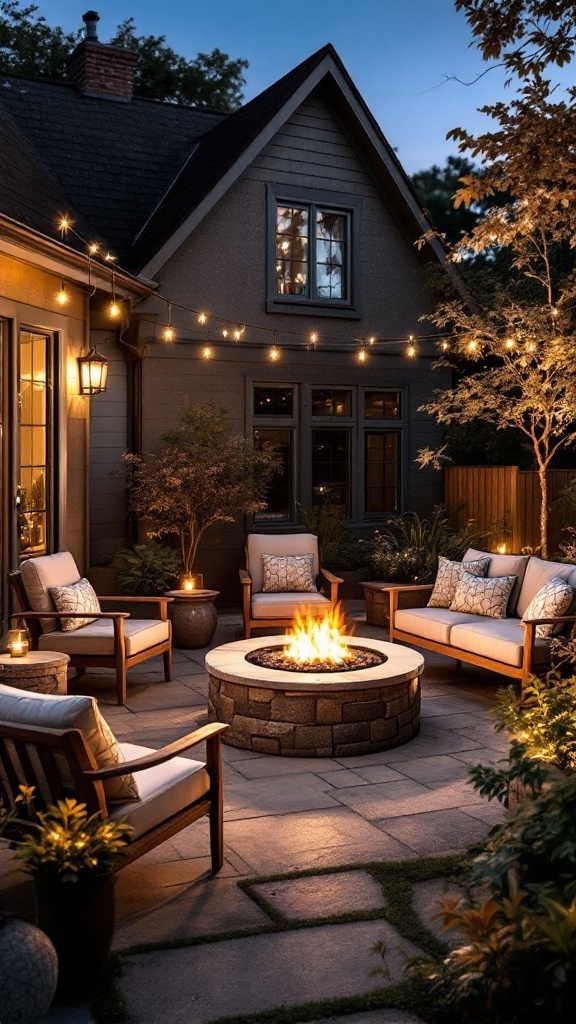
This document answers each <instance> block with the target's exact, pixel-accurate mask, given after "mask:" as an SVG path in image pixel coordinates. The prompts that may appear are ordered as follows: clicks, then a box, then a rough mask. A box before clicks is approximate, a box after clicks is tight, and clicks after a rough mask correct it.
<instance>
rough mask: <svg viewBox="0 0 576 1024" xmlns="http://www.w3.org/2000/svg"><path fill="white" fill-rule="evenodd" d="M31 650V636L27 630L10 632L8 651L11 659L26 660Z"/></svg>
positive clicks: (11, 630)
mask: <svg viewBox="0 0 576 1024" xmlns="http://www.w3.org/2000/svg"><path fill="white" fill-rule="evenodd" d="M29 648H30V634H29V632H28V630H27V629H10V630H9V631H8V644H7V650H8V654H9V655H10V657H11V658H24V657H25V655H26V654H28V650H29Z"/></svg>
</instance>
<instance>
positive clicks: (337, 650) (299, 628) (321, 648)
mask: <svg viewBox="0 0 576 1024" xmlns="http://www.w3.org/2000/svg"><path fill="white" fill-rule="evenodd" d="M344 629H345V622H344V615H343V614H342V609H341V606H340V605H339V604H337V605H336V607H335V608H334V609H333V610H332V611H330V612H328V614H326V615H325V616H324V617H323V618H321V619H318V618H314V616H313V615H310V614H306V615H300V614H299V613H296V616H295V618H294V625H293V626H292V630H291V632H289V633H287V634H286V640H287V643H286V646H285V647H284V654H285V656H286V657H287V658H290V659H291V660H292V661H295V662H297V663H298V664H301V665H302V664H307V665H309V664H314V662H324V663H326V662H328V663H330V664H332V665H341V664H343V663H344V662H346V661H347V660H348V659H349V658H350V656H351V651H350V648H349V647H347V646H346V644H345V643H344V640H343V638H342V632H343V630H344Z"/></svg>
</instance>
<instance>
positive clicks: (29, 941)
mask: <svg viewBox="0 0 576 1024" xmlns="http://www.w3.org/2000/svg"><path fill="white" fill-rule="evenodd" d="M57 981H58V958H57V956H56V950H55V949H54V946H53V945H52V943H51V942H50V939H49V938H48V936H47V935H45V934H44V932H41V931H40V929H39V928H36V926H35V925H33V924H28V922H27V921H19V920H17V919H16V918H9V917H8V918H4V919H3V920H2V919H1V918H0V1021H2V1024H35V1021H37V1020H38V1019H39V1018H40V1017H41V1016H42V1015H43V1014H44V1013H45V1012H46V1010H47V1009H48V1007H49V1006H50V1003H51V1002H52V1000H53V998H54V993H55V992H56V983H57Z"/></svg>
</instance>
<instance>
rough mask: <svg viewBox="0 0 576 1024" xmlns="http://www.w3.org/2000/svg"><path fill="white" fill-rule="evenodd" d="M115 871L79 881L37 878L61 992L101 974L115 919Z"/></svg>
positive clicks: (82, 986)
mask: <svg viewBox="0 0 576 1024" xmlns="http://www.w3.org/2000/svg"><path fill="white" fill-rule="evenodd" d="M115 886H116V876H115V875H104V876H103V877H98V878H88V879H82V880H79V881H77V882H61V881H59V880H50V881H45V880H39V879H35V888H36V906H37V915H38V926H39V927H40V928H41V929H42V931H43V932H45V933H46V935H47V936H48V937H49V939H50V940H51V942H52V943H53V945H54V948H55V950H56V953H57V955H58V967H59V974H58V992H59V993H60V994H61V995H68V994H73V993H78V992H82V991H83V990H84V989H85V988H86V987H87V986H88V987H89V986H90V985H91V984H92V983H93V982H94V981H95V980H96V979H97V978H98V976H99V975H100V973H101V971H102V969H103V967H104V965H105V963H106V961H107V959H108V954H109V953H110V947H111V945H112V939H113V937H114V927H115V924H116V900H115Z"/></svg>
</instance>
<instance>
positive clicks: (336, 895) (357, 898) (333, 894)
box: [254, 871, 385, 919]
mask: <svg viewBox="0 0 576 1024" xmlns="http://www.w3.org/2000/svg"><path fill="white" fill-rule="evenodd" d="M254 891H255V892H257V893H259V894H260V895H261V896H263V897H264V899H266V900H267V901H268V903H269V904H270V905H271V906H273V907H274V908H275V909H276V910H277V911H279V913H281V914H283V916H284V917H287V918H295V919H298V918H301V919H304V918H312V917H331V916H332V915H334V914H347V913H352V912H357V911H361V910H377V909H379V908H380V907H383V906H384V902H385V897H384V894H383V892H382V886H381V885H380V884H379V883H378V882H377V881H376V880H375V879H374V878H372V875H369V874H368V872H367V871H343V872H342V873H341V874H334V875H313V876H312V877H310V878H289V879H286V880H285V881H279V882H263V883H262V884H260V885H255V886H254Z"/></svg>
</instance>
